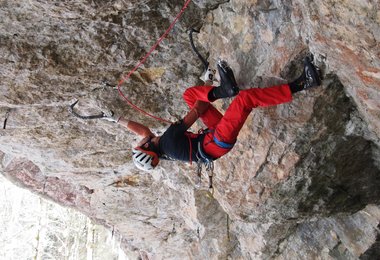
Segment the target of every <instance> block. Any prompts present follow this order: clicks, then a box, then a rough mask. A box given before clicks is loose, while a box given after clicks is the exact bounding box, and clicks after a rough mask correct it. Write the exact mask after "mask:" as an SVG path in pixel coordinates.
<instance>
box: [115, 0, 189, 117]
mask: <svg viewBox="0 0 380 260" xmlns="http://www.w3.org/2000/svg"><path fill="white" fill-rule="evenodd" d="M190 2H191V0H187V1H186V2H185V4H184V6H183V7H182V9H181V11H180V12H179V13H178V14H177V16H176V17H175V18H174V20H173V22H172V23H171V24H170V26H169V28H168V29H167V30H166V31H165V32H164V34H162V35H161V37H160V38H159V39H158V40H157V42H156V43H155V44H154V45H153V46H152V47H151V48H150V50H149V51H148V53H147V54H146V55H145V56H144V57H143V58H142V59H141V60H140V61H139V63H138V64H137V65H136V66H135V67H134V68H133V69H132V70H131V71H130V72H129V73H128V74H127V76H125V77H122V79H121V80H120V81H119V84H118V85H117V90H118V91H119V94H120V95H121V96H122V97H123V98H124V99H125V101H127V103H128V104H129V105H130V106H131V107H133V108H134V109H135V110H137V111H139V112H141V113H143V114H145V115H147V116H150V117H152V118H154V119H156V120H158V121H162V122H165V123H168V124H172V123H173V122H171V121H169V120H166V119H163V118H160V117H157V116H154V115H152V114H150V113H148V112H146V111H144V110H143V109H141V108H139V107H138V106H136V105H135V104H133V103H132V102H131V101H130V100H129V99H128V98H127V97H126V96H125V95H124V94H123V92H122V91H121V89H120V87H121V85H122V84H123V83H124V81H126V80H127V79H129V78H130V77H131V75H132V74H133V73H134V72H135V71H136V70H137V69H138V68H139V67H140V66H141V65H142V64H143V63H144V62H145V61H146V59H147V58H148V57H149V56H150V55H151V54H152V52H153V51H154V50H155V49H156V48H157V47H158V45H159V44H160V43H161V42H162V41H163V40H164V39H165V38H166V36H167V35H168V34H169V32H170V31H171V30H172V29H173V27H174V25H175V24H176V23H177V21H178V19H179V18H180V17H181V16H182V14H183V12H184V11H185V9H186V8H187V6H188V5H189V4H190Z"/></svg>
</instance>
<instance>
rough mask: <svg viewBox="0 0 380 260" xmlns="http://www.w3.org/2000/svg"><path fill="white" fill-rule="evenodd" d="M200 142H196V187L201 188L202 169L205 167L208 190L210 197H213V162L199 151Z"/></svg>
mask: <svg viewBox="0 0 380 260" xmlns="http://www.w3.org/2000/svg"><path fill="white" fill-rule="evenodd" d="M201 146H202V145H201V141H199V142H198V152H197V177H198V184H197V186H198V187H201V184H202V168H203V165H204V166H205V169H206V172H207V175H208V182H209V185H208V190H209V192H210V194H211V196H212V197H213V196H214V186H213V182H212V178H213V176H214V161H213V159H212V158H209V157H208V156H207V155H206V154H204V152H203V151H202V149H201Z"/></svg>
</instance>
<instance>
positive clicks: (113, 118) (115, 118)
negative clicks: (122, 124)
mask: <svg viewBox="0 0 380 260" xmlns="http://www.w3.org/2000/svg"><path fill="white" fill-rule="evenodd" d="M103 115H104V116H103V117H102V119H104V120H107V121H110V122H113V123H117V122H119V120H120V116H118V115H115V113H114V112H113V111H107V112H103Z"/></svg>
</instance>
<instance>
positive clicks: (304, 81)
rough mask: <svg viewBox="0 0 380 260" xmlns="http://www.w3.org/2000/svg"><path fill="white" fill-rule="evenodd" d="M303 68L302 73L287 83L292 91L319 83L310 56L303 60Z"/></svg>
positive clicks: (317, 74)
mask: <svg viewBox="0 0 380 260" xmlns="http://www.w3.org/2000/svg"><path fill="white" fill-rule="evenodd" d="M303 65H304V69H303V72H302V75H301V76H300V77H299V78H298V79H296V80H295V81H293V82H291V83H289V86H290V90H291V92H292V93H296V92H299V91H302V90H305V89H309V88H312V87H316V86H319V85H321V79H320V76H319V73H318V70H317V68H316V67H315V66H314V64H313V62H312V58H311V57H306V58H305V59H304V60H303Z"/></svg>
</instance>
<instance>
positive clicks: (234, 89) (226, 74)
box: [210, 60, 239, 100]
mask: <svg viewBox="0 0 380 260" xmlns="http://www.w3.org/2000/svg"><path fill="white" fill-rule="evenodd" d="M217 67H218V72H219V76H220V86H219V87H217V88H214V89H213V90H212V93H211V95H210V96H211V100H216V99H219V98H227V97H233V96H236V95H237V94H238V93H239V87H238V86H237V83H236V80H235V76H234V73H233V71H232V69H231V68H230V66H228V64H227V62H226V61H224V60H219V61H218V65H217Z"/></svg>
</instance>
